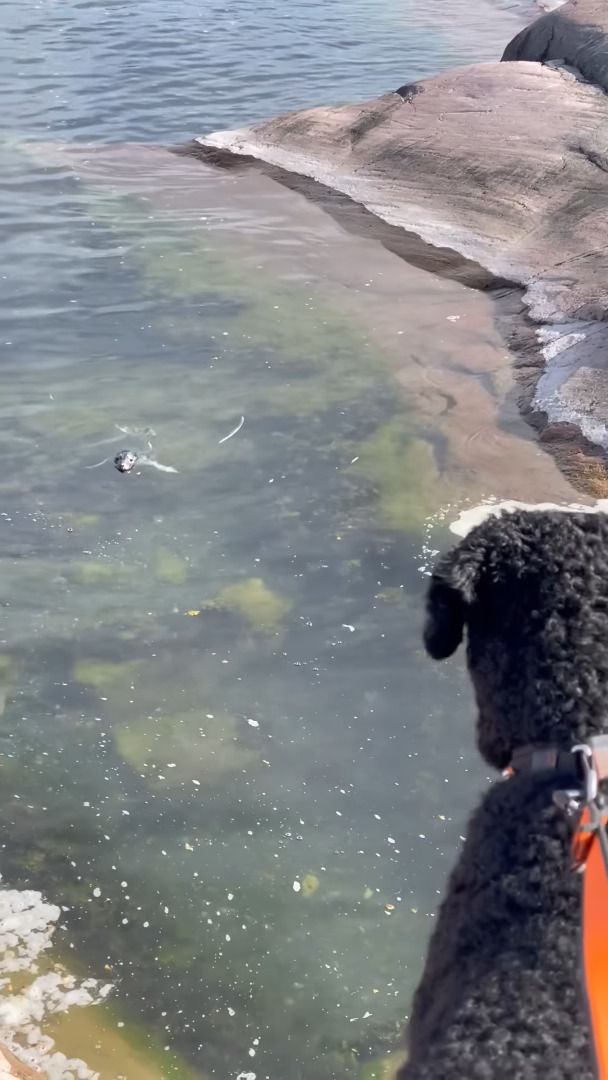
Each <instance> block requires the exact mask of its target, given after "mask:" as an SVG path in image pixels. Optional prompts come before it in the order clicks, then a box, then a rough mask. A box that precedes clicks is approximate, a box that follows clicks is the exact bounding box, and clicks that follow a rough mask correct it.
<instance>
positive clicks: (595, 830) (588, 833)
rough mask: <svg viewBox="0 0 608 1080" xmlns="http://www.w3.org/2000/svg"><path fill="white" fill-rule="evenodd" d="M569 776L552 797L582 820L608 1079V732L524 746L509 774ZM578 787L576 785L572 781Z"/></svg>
mask: <svg viewBox="0 0 608 1080" xmlns="http://www.w3.org/2000/svg"><path fill="white" fill-rule="evenodd" d="M546 770H553V771H558V772H559V773H560V775H566V776H568V775H570V776H571V777H572V779H573V781H574V784H575V785H576V788H575V790H569V791H557V792H555V793H554V801H555V802H556V803H557V805H558V806H561V807H562V809H564V810H565V811H566V812H567V813H569V814H572V813H576V814H577V815H578V820H577V824H576V828H575V830H574V834H573V837H572V848H571V851H572V868H573V869H574V870H577V871H579V872H580V871H584V873H583V880H582V912H581V959H582V975H583V992H584V996H585V999H586V1002H587V1008H588V1014H589V1021H590V1027H591V1035H592V1046H593V1050H594V1055H595V1071H596V1076H597V1080H608V833H607V831H606V829H607V825H608V804H607V803H606V800H605V798H604V796H603V794H602V792H601V789H600V784H601V782H602V781H603V780H608V735H596V736H594V737H593V738H590V739H588V740H587V742H585V743H581V744H580V745H578V746H574V747H573V748H572V750H569V751H564V750H562V749H561V748H560V747H557V746H550V745H545V746H524V747H521V748H519V749H518V750H516V751H515V752H514V754H513V758H512V760H511V764H510V765H509V767H508V768H507V769H505V771H504V774H503V775H504V776H505V777H512V776H515V775H516V774H518V773H522V772H530V773H535V772H541V771H546ZM573 787H574V785H573Z"/></svg>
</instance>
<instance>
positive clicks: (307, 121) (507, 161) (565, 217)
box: [197, 0, 608, 445]
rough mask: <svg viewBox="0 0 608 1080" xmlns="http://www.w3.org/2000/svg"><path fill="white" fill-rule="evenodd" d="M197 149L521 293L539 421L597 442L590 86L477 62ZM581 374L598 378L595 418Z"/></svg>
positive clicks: (599, 354)
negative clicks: (542, 417) (263, 170)
mask: <svg viewBox="0 0 608 1080" xmlns="http://www.w3.org/2000/svg"><path fill="white" fill-rule="evenodd" d="M582 3H583V0H580V5H581V6H582ZM587 3H588V6H589V5H590V0H587ZM572 6H575V5H574V0H571V3H570V4H566V5H565V7H566V8H570V7H572ZM595 6H596V8H597V7H599V5H598V4H596V5H595ZM605 6H606V9H607V10H608V3H607V4H606V5H605ZM559 14H560V13H559V12H557V13H556V14H555V15H554V16H553V17H557V16H559ZM539 23H541V24H543V23H545V17H541V19H539V20H538V23H536V24H534V25H535V26H537V25H538V24H539ZM516 40H517V39H516ZM607 55H608V54H607ZM197 141H198V142H199V143H200V144H202V145H203V146H206V147H207V148H208V147H213V148H215V149H214V150H213V152H214V153H217V148H220V150H221V151H222V152H225V151H229V152H231V153H233V154H240V155H248V156H251V157H253V158H256V159H258V160H261V161H264V162H266V163H268V164H270V165H271V166H274V167H279V168H280V169H282V170H287V172H289V173H291V174H298V175H299V176H304V177H310V178H312V179H314V180H317V181H320V182H322V183H323V184H325V185H327V186H329V187H330V188H332V189H334V190H337V191H340V192H342V193H344V194H345V195H347V196H349V197H350V198H351V199H352V200H354V201H355V202H356V203H359V204H363V206H365V207H366V208H367V209H368V210H370V211H372V212H373V213H374V214H375V215H376V216H377V217H379V218H380V219H382V220H384V221H386V222H388V223H390V224H391V225H393V226H399V227H400V228H402V229H405V230H409V231H411V232H414V233H416V234H418V235H419V236H420V237H422V239H423V240H425V241H426V242H427V243H428V244H431V245H434V246H435V248H446V247H447V248H450V249H452V250H454V251H456V252H458V253H459V254H460V255H463V256H465V257H466V258H467V259H469V260H474V261H475V262H476V263H479V264H481V265H482V266H484V267H486V268H487V269H488V270H490V271H491V272H492V273H493V274H494V275H496V276H498V277H500V278H502V279H507V280H510V281H512V282H516V283H519V284H520V285H522V286H523V288H524V290H525V291H524V299H525V303H526V304H527V306H528V309H529V312H530V315H531V317H532V319H533V320H535V321H536V323H538V324H539V326H540V327H541V328H543V329H542V332H541V335H540V337H541V342H540V343H541V345H542V348H543V350H544V357H545V359H546V371H545V373H544V375H543V378H542V379H541V380H540V382H539V384H538V390H537V392H536V398H535V405H536V407H537V409H542V410H544V411H545V412H546V414H547V416H548V418H549V420H564V419H566V420H569V421H570V422H574V423H576V424H578V425H579V427H580V429H581V431H583V432H584V433H586V435H587V437H589V438H592V439H593V440H594V441H598V440H599V442H600V443H601V444H602V445H608V374H605V373H604V368H606V366H607V364H608V325H607V324H606V322H605V321H604V320H607V319H608V214H607V213H606V207H607V206H608V98H607V97H606V95H605V94H604V93H603V91H602V90H601V89H600V88H599V87H596V86H593V85H591V84H589V83H587V82H585V81H583V80H582V79H581V78H580V77H579V76H578V74H577V73H576V72H575V71H572V70H568V69H566V68H565V67H563V66H559V65H555V64H550V65H540V64H538V63H531V62H517V63H496V64H478V65H474V66H471V67H464V68H458V69H456V70H453V71H449V72H447V73H446V74H443V75H440V76H437V77H436V78H432V79H428V80H425V81H422V82H419V83H415V84H410V85H406V86H404V87H401V88H400V90H399V92H396V93H389V94H385V95H383V96H382V97H380V98H377V99H374V100H372V101H366V102H363V103H361V104H358V105H345V106H336V107H323V108H317V109H309V110H303V111H299V112H294V113H290V114H286V115H283V116H278V117H275V118H274V119H271V120H268V121H266V122H263V123H259V124H254V125H253V126H251V127H248V128H243V129H241V130H237V131H223V132H215V133H214V134H211V135H208V136H206V137H203V138H202V139H199V140H197ZM199 149H200V147H199ZM581 368H585V369H589V368H592V369H594V370H596V371H597V372H599V374H596V375H594V380H595V381H594V401H595V404H594V408H593V416H591V414H590V412H589V410H588V406H587V404H586V403H587V402H588V394H585V393H583V392H582V387H581V378H580V376H578V374H577V373H578V372H579V371H580V369H581ZM539 370H542V364H541V365H540V368H539ZM575 377H577V379H578V381H576V382H575V383H573V385H572V393H571V394H570V395H569V388H568V384H569V380H571V379H573V378H575ZM600 381H602V382H603V383H604V384H605V393H604V394H603V397H602V401H601V402H600V404H598V401H597V398H598V394H600V391H599V388H598V385H599V382H600ZM600 396H601V395H600ZM602 411H603V412H604V414H605V422H604V420H603V419H602V417H601V416H600V413H602Z"/></svg>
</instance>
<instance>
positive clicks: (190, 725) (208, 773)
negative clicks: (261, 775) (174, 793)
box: [114, 709, 259, 788]
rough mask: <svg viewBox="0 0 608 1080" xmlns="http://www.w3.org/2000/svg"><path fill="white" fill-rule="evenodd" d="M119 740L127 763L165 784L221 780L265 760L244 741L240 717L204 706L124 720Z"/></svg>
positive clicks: (116, 739)
mask: <svg viewBox="0 0 608 1080" xmlns="http://www.w3.org/2000/svg"><path fill="white" fill-rule="evenodd" d="M114 743H115V746H116V749H117V751H118V753H119V754H120V756H121V757H122V758H123V760H124V761H126V762H128V764H129V765H131V766H132V767H133V768H134V769H137V770H138V771H140V772H141V770H145V775H146V777H147V778H148V779H149V780H151V781H153V782H154V783H155V784H156V785H158V786H160V787H163V788H176V787H181V786H182V785H183V784H184V783H188V784H192V783H196V784H200V783H205V784H213V783H221V782H223V781H224V780H226V779H228V778H229V777H231V776H236V775H237V774H239V773H242V772H243V771H244V770H245V769H247V768H248V767H250V766H252V765H257V763H258V760H259V756H258V754H257V753H256V752H255V751H254V750H250V749H248V748H247V747H246V746H242V745H240V744H239V742H238V736H237V721H236V719H235V717H233V716H230V715H228V714H226V713H208V712H206V711H205V710H203V709H201V710H200V711H198V710H197V711H193V712H186V713H178V714H177V715H176V716H149V717H144V718H142V719H140V720H137V721H131V722H130V723H128V724H122V725H120V726H118V727H116V728H115V729H114Z"/></svg>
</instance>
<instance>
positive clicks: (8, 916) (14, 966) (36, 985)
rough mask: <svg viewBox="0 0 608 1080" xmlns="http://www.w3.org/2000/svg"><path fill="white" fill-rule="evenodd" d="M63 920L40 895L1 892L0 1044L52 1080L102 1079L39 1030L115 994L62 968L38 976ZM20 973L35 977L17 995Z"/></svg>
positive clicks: (106, 985)
mask: <svg viewBox="0 0 608 1080" xmlns="http://www.w3.org/2000/svg"><path fill="white" fill-rule="evenodd" d="M60 915H61V909H60V908H59V907H57V905H55V904H47V903H46V902H45V901H44V900H43V898H42V894H41V893H39V892H34V891H33V890H32V889H25V890H23V891H19V890H17V889H2V888H0V987H1V989H2V993H1V995H0V1042H3V1043H4V1044H5V1045H6V1046H7V1047H8V1048H9V1050H11V1051H12V1053H14V1054H15V1055H16V1056H17V1057H18V1058H20V1059H21V1060H23V1061H25V1062H26V1063H27V1064H29V1065H31V1066H32V1067H33V1068H41V1069H43V1070H44V1074H45V1076H46V1077H48V1080H74V1077H78V1080H98V1073H94V1072H93V1071H92V1070H91V1069H89V1068H88V1066H87V1065H86V1063H85V1062H84V1061H81V1060H80V1059H78V1058H67V1057H66V1056H65V1054H62V1053H60V1052H59V1051H57V1050H54V1042H53V1040H52V1039H51V1038H50V1037H49V1036H48V1035H43V1033H42V1031H41V1029H40V1025H41V1024H42V1022H43V1021H44V1019H45V1017H46V1016H47V1015H48V1014H50V1013H61V1012H67V1010H68V1009H70V1008H72V1007H73V1006H77V1005H93V1004H98V1003H99V1002H101V1001H103V1000H104V998H106V997H107V996H108V994H109V993H110V991H111V989H112V986H111V985H110V984H109V983H107V984H101V983H99V982H98V980H97V979H83V980H78V979H76V978H75V977H74V976H73V975H70V974H69V972H67V971H66V970H65V968H63V967H60V966H59V965H56V966H55V967H54V969H53V970H51V971H48V972H46V974H43V975H39V974H38V970H39V968H38V964H37V960H38V958H39V956H40V954H41V953H43V952H45V951H46V950H48V949H49V948H50V947H51V943H52V942H51V939H52V936H53V931H54V929H55V924H56V923H57V920H58V919H59V917H60ZM17 971H19V972H31V973H32V975H33V976H35V977H34V978H33V979H32V981H31V982H30V984H29V985H28V986H25V987H24V988H23V989H22V990H21V992H20V993H18V994H14V993H10V989H9V987H10V975H11V973H13V972H17ZM2 976H4V978H2ZM20 983H21V980H20ZM24 1045H25V1046H26V1047H27V1049H24Z"/></svg>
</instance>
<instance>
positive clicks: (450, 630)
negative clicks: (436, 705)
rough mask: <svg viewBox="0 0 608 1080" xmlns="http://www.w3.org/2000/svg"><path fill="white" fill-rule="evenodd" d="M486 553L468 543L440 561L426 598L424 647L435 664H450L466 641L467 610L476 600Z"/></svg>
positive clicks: (459, 545) (461, 544)
mask: <svg viewBox="0 0 608 1080" xmlns="http://www.w3.org/2000/svg"><path fill="white" fill-rule="evenodd" d="M482 561H483V552H482V551H480V549H479V548H477V547H476V548H474V549H471V548H470V547H469V545H467V542H466V540H465V541H463V542H462V543H460V544H458V545H457V547H455V548H454V549H453V550H452V551H450V552H448V554H447V555H444V556H443V558H441V559H440V560H439V562H438V563H437V565H436V567H435V569H434V570H433V575H432V577H431V583H430V585H429V589H428V592H427V597H426V620H425V624H424V635H423V637H424V645H425V648H426V651H427V652H428V654H429V656H432V657H433V660H446V659H447V657H448V656H451V655H452V653H454V652H456V649H457V648H458V646H459V645H460V643H461V641H462V635H463V633H464V627H465V624H466V620H467V608H468V606H469V604H471V603H472V602H473V600H474V597H475V588H476V585H477V581H478V578H479V573H480V569H481V564H482Z"/></svg>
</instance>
